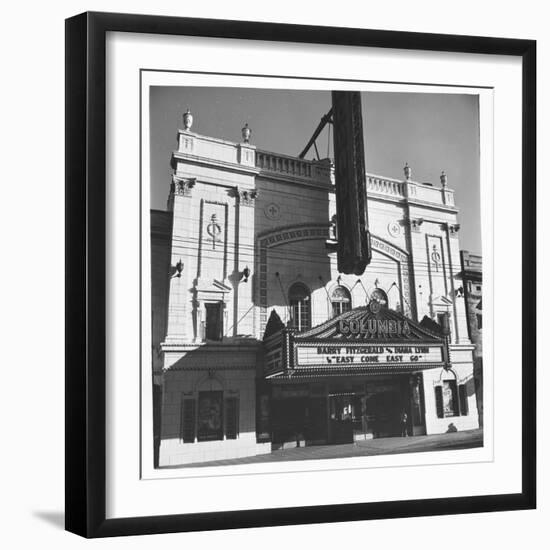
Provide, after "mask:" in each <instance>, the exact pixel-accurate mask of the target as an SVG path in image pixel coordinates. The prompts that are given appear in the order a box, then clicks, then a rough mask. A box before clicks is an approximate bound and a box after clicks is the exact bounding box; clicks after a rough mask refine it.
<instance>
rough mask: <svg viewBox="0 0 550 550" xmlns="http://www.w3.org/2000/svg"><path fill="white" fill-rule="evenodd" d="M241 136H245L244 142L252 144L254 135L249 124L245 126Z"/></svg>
mask: <svg viewBox="0 0 550 550" xmlns="http://www.w3.org/2000/svg"><path fill="white" fill-rule="evenodd" d="M241 134H242V136H243V141H244V142H245V143H250V135H251V134H252V130H251V129H250V128H249V127H248V122H247V123H246V124H245V125H244V128H243V129H242V130H241Z"/></svg>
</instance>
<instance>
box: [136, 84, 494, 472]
mask: <svg viewBox="0 0 550 550" xmlns="http://www.w3.org/2000/svg"><path fill="white" fill-rule="evenodd" d="M301 85H302V87H303V88H302V89H269V88H260V87H253V86H250V87H220V86H150V87H148V93H149V97H148V101H149V139H150V141H149V150H147V151H143V153H142V154H147V155H150V171H149V173H146V174H142V185H143V186H149V189H148V192H147V193H145V195H144V196H146V197H148V198H149V204H150V211H149V230H150V231H149V239H150V241H149V243H144V244H145V248H144V255H143V265H144V270H147V269H148V270H149V271H150V279H148V278H147V277H145V278H144V281H146V282H150V295H149V296H150V298H149V302H144V303H143V305H142V314H143V315H144V317H143V318H144V323H143V325H144V326H151V332H150V337H151V347H150V349H151V357H150V371H149V372H150V377H147V376H144V377H143V383H144V384H149V386H147V387H149V388H150V390H151V391H152V395H153V398H152V405H153V406H152V410H150V409H144V410H143V414H144V415H151V416H152V417H153V422H152V426H153V437H152V438H149V440H145V441H144V442H143V444H144V445H146V446H147V445H148V446H153V447H154V467H155V468H156V469H160V470H171V471H177V470H178V469H181V470H182V471H185V469H188V468H189V467H200V466H212V467H213V466H235V467H237V466H242V465H253V464H265V463H272V462H296V461H300V462H301V463H302V465H303V461H316V460H317V461H318V460H324V461H329V462H330V459H336V458H338V459H342V458H348V457H349V458H352V457H367V458H368V457H374V456H377V457H381V456H385V455H396V454H404V453H407V454H414V456H415V457H416V458H415V459H414V463H419V462H422V456H423V455H422V453H427V452H430V453H434V452H447V453H448V452H451V451H454V452H455V454H453V457H454V460H456V461H458V462H460V461H461V455H460V453H459V452H458V451H461V450H463V449H474V448H482V447H483V446H484V441H485V440H484V426H486V425H487V422H489V423H490V422H491V415H490V414H489V415H484V392H485V393H488V392H491V391H492V388H491V387H490V386H485V387H484V384H483V380H484V376H483V375H484V370H483V369H484V364H483V309H482V301H483V300H482V295H483V292H482V288H483V253H484V252H485V250H483V248H482V229H483V230H484V231H485V233H486V236H489V239H486V242H489V241H490V235H491V234H492V227H491V225H490V218H485V220H484V221H483V223H482V215H481V195H482V192H481V182H480V121H479V117H480V99H479V97H480V93H481V91H480V90H475V89H474V90H472V89H467V90H463V89H461V88H460V87H456V88H452V89H450V90H449V89H447V90H443V89H433V88H431V89H429V90H425V89H423V88H422V86H415V87H414V89H413V87H411V89H410V91H395V92H394V91H359V90H354V89H353V84H352V83H348V85H347V86H346V87H345V88H344V89H319V90H316V89H307V86H308V82H307V80H306V81H304V82H302V84H301ZM295 86H296V84H295ZM325 88H326V86H325ZM363 88H365V85H363ZM388 89H389V88H388ZM402 90H405V88H403V87H402ZM489 252H490V250H489ZM148 309H149V310H150V312H149V311H147V310H148ZM149 323H150V325H149ZM147 334H149V333H147ZM145 372H147V371H145ZM486 416H487V418H486ZM418 453H420V454H418ZM411 456H412V455H411ZM430 457H433V455H430ZM431 459H433V458H431ZM464 459H465V460H466V458H464ZM411 460H412V458H411ZM436 460H437V459H436ZM329 462H325V464H328V463H329ZM411 463H413V462H411ZM367 464H368V463H367ZM377 464H378V465H380V464H382V465H384V464H385V462H384V460H382V461H381V462H380V461H378V462H377ZM388 464H389V462H388ZM297 467H299V466H297Z"/></svg>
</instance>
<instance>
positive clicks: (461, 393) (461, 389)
mask: <svg viewBox="0 0 550 550" xmlns="http://www.w3.org/2000/svg"><path fill="white" fill-rule="evenodd" d="M458 398H459V399H460V414H461V416H468V393H467V391H466V384H460V386H458Z"/></svg>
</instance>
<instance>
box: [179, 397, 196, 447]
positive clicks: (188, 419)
mask: <svg viewBox="0 0 550 550" xmlns="http://www.w3.org/2000/svg"><path fill="white" fill-rule="evenodd" d="M180 437H181V440H182V441H183V442H184V443H194V442H195V400H194V399H184V400H183V402H182V404H181V435H180Z"/></svg>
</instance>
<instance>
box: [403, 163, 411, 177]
mask: <svg viewBox="0 0 550 550" xmlns="http://www.w3.org/2000/svg"><path fill="white" fill-rule="evenodd" d="M403 172H405V179H406V180H410V179H411V174H412V169H411V167H410V166H409V163H408V162H406V163H405V166H404V167H403Z"/></svg>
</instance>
